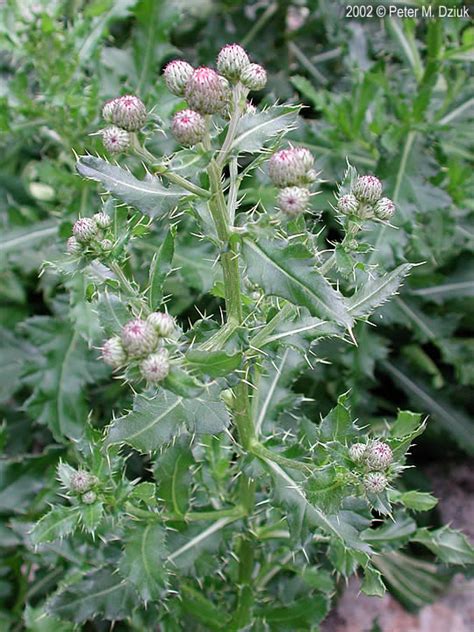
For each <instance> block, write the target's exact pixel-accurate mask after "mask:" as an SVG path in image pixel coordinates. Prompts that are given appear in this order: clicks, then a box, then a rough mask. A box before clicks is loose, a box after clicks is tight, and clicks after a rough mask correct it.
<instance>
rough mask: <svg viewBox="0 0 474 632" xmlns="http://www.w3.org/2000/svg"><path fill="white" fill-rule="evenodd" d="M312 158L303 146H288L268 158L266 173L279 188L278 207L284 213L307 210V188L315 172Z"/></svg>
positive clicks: (308, 197) (308, 193)
mask: <svg viewBox="0 0 474 632" xmlns="http://www.w3.org/2000/svg"><path fill="white" fill-rule="evenodd" d="M313 167H314V158H313V155H312V154H311V152H310V151H308V150H307V149H306V148H304V147H288V148H287V149H281V150H280V151H277V152H276V153H275V154H273V156H272V157H271V158H270V161H269V165H268V173H269V176H270V180H271V181H272V182H273V184H274V185H275V186H276V187H278V188H280V189H281V190H280V192H279V194H278V198H277V201H278V207H279V208H280V210H281V211H282V212H283V213H285V214H286V215H299V214H300V213H303V212H304V211H306V210H307V208H308V206H309V201H310V196H311V194H310V192H309V189H308V188H307V187H308V186H309V185H310V184H312V183H313V182H314V181H315V180H316V178H317V174H316V172H315V170H314V168H313Z"/></svg>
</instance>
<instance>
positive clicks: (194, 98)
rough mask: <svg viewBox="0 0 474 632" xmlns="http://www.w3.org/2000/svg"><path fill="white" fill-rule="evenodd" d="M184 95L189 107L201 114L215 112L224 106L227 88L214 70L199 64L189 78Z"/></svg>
mask: <svg viewBox="0 0 474 632" xmlns="http://www.w3.org/2000/svg"><path fill="white" fill-rule="evenodd" d="M185 97H186V101H187V102H188V103H189V106H190V107H191V109H193V110H196V111H197V112H200V113H201V114H215V113H216V112H220V111H221V110H222V109H223V108H224V107H225V105H226V103H227V99H228V90H227V89H226V86H225V84H224V83H223V81H222V77H220V76H219V75H218V74H217V72H216V71H215V70H212V68H207V67H206V66H201V67H200V68H196V70H195V71H194V72H193V74H192V75H191V77H190V78H189V80H188V82H187V84H186V90H185Z"/></svg>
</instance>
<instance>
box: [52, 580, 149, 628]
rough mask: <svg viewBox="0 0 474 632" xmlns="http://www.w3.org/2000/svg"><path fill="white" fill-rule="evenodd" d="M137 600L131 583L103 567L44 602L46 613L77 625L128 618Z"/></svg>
mask: <svg viewBox="0 0 474 632" xmlns="http://www.w3.org/2000/svg"><path fill="white" fill-rule="evenodd" d="M136 599H137V596H136V593H135V592H134V590H133V588H132V587H131V586H130V584H127V583H126V582H124V580H123V579H122V578H121V576H120V575H119V574H118V573H113V572H112V571H111V570H108V569H106V568H103V569H100V570H97V571H95V572H93V573H91V574H90V575H88V576H86V577H85V578H84V579H82V580H80V581H78V582H76V583H73V584H70V585H68V586H66V587H65V588H64V589H63V590H60V591H59V592H58V593H57V594H56V595H55V596H54V597H53V598H52V599H50V600H49V602H48V603H47V610H48V611H49V612H50V613H51V614H55V615H58V616H59V617H60V618H65V619H69V620H72V621H75V622H76V623H81V622H82V621H86V620H87V619H94V618H96V617H102V618H103V619H107V620H108V621H114V620H120V619H124V618H126V617H128V616H130V612H132V610H133V608H134V607H135V606H136Z"/></svg>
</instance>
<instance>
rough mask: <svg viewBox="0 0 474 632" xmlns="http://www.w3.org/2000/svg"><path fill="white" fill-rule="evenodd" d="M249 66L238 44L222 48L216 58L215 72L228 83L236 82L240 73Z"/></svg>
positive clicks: (245, 55) (247, 59)
mask: <svg viewBox="0 0 474 632" xmlns="http://www.w3.org/2000/svg"><path fill="white" fill-rule="evenodd" d="M249 65H250V60H249V57H248V55H247V53H246V52H245V50H244V49H243V48H242V46H239V45H238V44H228V45H227V46H224V48H222V49H221V50H220V52H219V54H218V56H217V70H218V71H219V72H220V73H221V74H222V75H224V77H226V79H229V81H238V80H239V79H240V76H241V74H242V71H243V70H244V69H245V68H247V67H248V66H249Z"/></svg>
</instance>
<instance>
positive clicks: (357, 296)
mask: <svg viewBox="0 0 474 632" xmlns="http://www.w3.org/2000/svg"><path fill="white" fill-rule="evenodd" d="M412 267H413V266H412V264H411V263H403V264H402V265H401V266H398V268H395V270H392V272H389V273H388V274H385V275H384V276H382V277H378V278H376V279H372V280H370V281H368V282H367V283H365V284H364V285H363V286H362V287H361V288H360V289H359V290H356V291H355V292H354V294H353V295H352V296H351V298H350V299H349V300H348V305H347V306H348V311H349V313H350V314H351V315H352V316H357V317H363V316H369V315H370V314H371V313H372V312H373V311H374V309H375V308H376V307H379V305H382V304H383V303H385V301H387V300H388V299H389V298H390V297H391V296H392V295H393V294H395V292H396V291H397V290H398V288H399V287H400V284H401V283H402V281H403V279H404V277H406V275H407V274H408V273H409V271H410V270H411V268H412Z"/></svg>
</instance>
